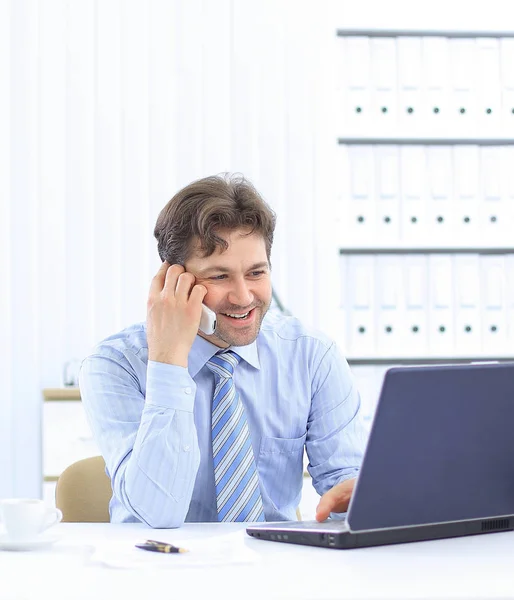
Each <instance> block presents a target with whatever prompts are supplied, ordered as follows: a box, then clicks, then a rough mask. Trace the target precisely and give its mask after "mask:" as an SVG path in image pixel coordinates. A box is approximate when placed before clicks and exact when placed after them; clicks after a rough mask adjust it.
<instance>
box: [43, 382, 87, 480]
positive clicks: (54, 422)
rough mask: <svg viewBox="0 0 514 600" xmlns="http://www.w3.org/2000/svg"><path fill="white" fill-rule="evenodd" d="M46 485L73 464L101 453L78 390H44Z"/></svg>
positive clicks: (72, 388)
mask: <svg viewBox="0 0 514 600" xmlns="http://www.w3.org/2000/svg"><path fill="white" fill-rule="evenodd" d="M42 429H43V431H42V436H41V437H42V442H43V443H42V445H43V465H44V468H43V485H45V484H54V483H55V482H56V481H57V480H58V479H59V475H60V474H61V472H62V471H63V470H64V468H66V467H67V466H68V465H69V464H71V463H72V462H74V461H76V460H79V459H81V458H86V457H88V456H95V455H96V454H98V451H97V449H96V445H95V443H94V440H93V436H92V434H91V431H90V429H89V426H88V424H87V421H86V417H85V414H84V412H83V409H82V406H81V397H80V391H79V389H78V388H77V387H62V388H46V389H44V390H43V427H42Z"/></svg>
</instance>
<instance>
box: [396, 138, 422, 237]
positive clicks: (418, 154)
mask: <svg viewBox="0 0 514 600" xmlns="http://www.w3.org/2000/svg"><path fill="white" fill-rule="evenodd" d="M426 189H427V166H426V153H425V147H424V146H415V145H412V146H411V145H402V146H400V239H401V241H402V242H405V244H407V245H413V244H414V245H418V244H419V245H423V244H426V243H429V236H428V235H427V227H428V222H427V199H426Z"/></svg>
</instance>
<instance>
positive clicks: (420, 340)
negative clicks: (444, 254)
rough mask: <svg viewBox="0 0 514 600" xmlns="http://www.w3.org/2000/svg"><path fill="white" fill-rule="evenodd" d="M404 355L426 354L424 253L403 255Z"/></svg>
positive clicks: (425, 271) (426, 268)
mask: <svg viewBox="0 0 514 600" xmlns="http://www.w3.org/2000/svg"><path fill="white" fill-rule="evenodd" d="M402 258H403V283H404V297H405V317H404V323H405V333H406V341H405V345H406V350H405V355H406V356H426V355H427V353H428V352H429V346H428V312H429V311H428V289H427V288H428V285H427V283H428V258H427V255H426V254H405V255H404V256H403V257H402Z"/></svg>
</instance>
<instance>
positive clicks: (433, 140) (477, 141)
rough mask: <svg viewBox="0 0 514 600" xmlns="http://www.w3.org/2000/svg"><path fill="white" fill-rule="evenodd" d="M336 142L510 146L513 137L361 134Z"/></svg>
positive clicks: (349, 143) (350, 143)
mask: <svg viewBox="0 0 514 600" xmlns="http://www.w3.org/2000/svg"><path fill="white" fill-rule="evenodd" d="M337 143H338V144H340V145H348V146H350V145H357V144H359V145H364V144H374V145H376V146H379V145H395V146H400V145H402V144H409V145H412V146H430V145H437V146H462V145H464V144H466V145H468V146H469V145H474V146H511V145H514V138H511V137H505V138H502V137H488V138H485V137H484V138H479V137H469V138H465V137H456V138H450V137H444V138H443V137H407V136H406V137H372V136H363V137H351V136H348V137H345V136H343V137H338V138H337Z"/></svg>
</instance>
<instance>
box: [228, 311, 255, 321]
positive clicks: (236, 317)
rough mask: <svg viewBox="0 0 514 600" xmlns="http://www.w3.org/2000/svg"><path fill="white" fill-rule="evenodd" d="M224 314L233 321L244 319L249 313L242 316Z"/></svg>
mask: <svg viewBox="0 0 514 600" xmlns="http://www.w3.org/2000/svg"><path fill="white" fill-rule="evenodd" d="M225 314H226V315H227V317H232V318H233V319H244V318H245V317H247V316H248V315H249V314H250V311H248V312H247V313H246V314H244V315H231V314H229V313H225Z"/></svg>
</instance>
